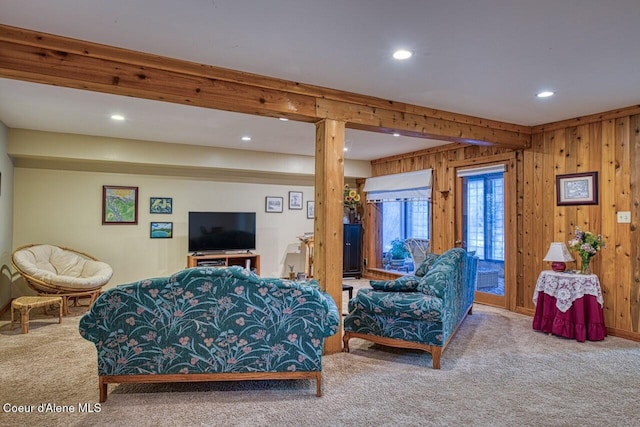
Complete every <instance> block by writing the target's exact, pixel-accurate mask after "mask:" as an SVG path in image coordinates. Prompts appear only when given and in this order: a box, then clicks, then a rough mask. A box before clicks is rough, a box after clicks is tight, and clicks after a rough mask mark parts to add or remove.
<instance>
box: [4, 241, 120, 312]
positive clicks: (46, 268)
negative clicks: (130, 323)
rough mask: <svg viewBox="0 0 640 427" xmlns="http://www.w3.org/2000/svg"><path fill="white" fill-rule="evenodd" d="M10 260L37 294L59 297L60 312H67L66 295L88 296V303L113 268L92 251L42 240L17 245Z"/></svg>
mask: <svg viewBox="0 0 640 427" xmlns="http://www.w3.org/2000/svg"><path fill="white" fill-rule="evenodd" d="M11 264H12V265H13V267H14V268H15V269H16V270H17V271H18V273H20V275H21V276H22V277H23V278H24V280H25V281H26V282H27V284H28V285H29V286H30V287H31V288H32V289H33V290H35V291H36V292H38V294H39V295H56V296H60V297H62V304H63V313H64V314H65V315H68V314H69V299H73V300H74V301H75V303H76V304H78V299H79V298H85V297H87V298H90V300H89V306H91V304H93V302H94V301H95V300H96V298H98V296H99V295H100V293H101V292H102V287H103V286H104V285H106V284H107V282H109V280H110V279H111V276H112V275H113V269H112V268H111V266H110V265H109V264H106V263H104V262H101V261H98V260H97V259H96V258H94V257H93V256H91V255H88V254H86V253H84V252H80V251H77V250H75V249H70V248H65V247H62V246H53V245H45V244H31V245H26V246H22V247H19V248H18V249H16V250H15V251H14V252H13V254H11Z"/></svg>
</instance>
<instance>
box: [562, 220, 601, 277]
mask: <svg viewBox="0 0 640 427" xmlns="http://www.w3.org/2000/svg"><path fill="white" fill-rule="evenodd" d="M604 247H605V241H604V239H603V238H602V235H601V234H597V235H596V234H593V233H592V232H590V231H582V230H580V227H576V229H575V231H574V235H573V239H571V240H569V249H572V250H574V251H577V252H578V255H580V273H582V274H591V268H590V267H589V263H590V262H591V257H593V256H594V255H595V254H597V253H598V251H599V250H600V249H601V248H604Z"/></svg>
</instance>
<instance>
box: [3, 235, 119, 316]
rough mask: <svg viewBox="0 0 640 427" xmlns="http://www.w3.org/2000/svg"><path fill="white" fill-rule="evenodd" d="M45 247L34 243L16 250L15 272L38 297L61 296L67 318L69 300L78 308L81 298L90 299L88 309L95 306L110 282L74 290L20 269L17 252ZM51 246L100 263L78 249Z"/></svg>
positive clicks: (12, 262)
mask: <svg viewBox="0 0 640 427" xmlns="http://www.w3.org/2000/svg"><path fill="white" fill-rule="evenodd" d="M41 245H43V243H32V244H29V245H24V246H21V247H19V248H17V249H16V250H14V251H13V253H12V254H11V265H12V266H13V268H15V270H16V271H17V272H18V273H19V274H20V276H22V278H23V279H24V281H25V282H26V283H27V285H29V287H30V288H31V289H33V290H34V291H36V292H37V293H38V295H43V296H45V295H46V296H49V295H56V296H60V297H62V305H63V313H64V315H65V316H67V315H69V299H73V300H74V303H75V304H74V306H78V305H79V303H78V299H79V298H90V300H89V305H88V306H87V308H88V307H91V305H92V304H93V302H94V301H95V300H96V299H97V298H98V297H99V296H100V294H101V293H102V287H103V286H104V285H106V284H107V283H108V281H106V282H104V283H102V284H100V285H96V286H92V287H87V288H86V289H84V290H81V291H79V290H78V288H72V287H66V286H62V285H58V284H53V283H49V282H45V281H43V280H40V279H38V278H35V277H33V276H31V275H30V274H28V273H26V272H25V271H23V270H22V269H20V267H19V266H18V265H16V263H15V261H14V259H13V257H14V255H15V254H16V252H18V251H21V250H24V249H28V248H31V247H33V246H41ZM51 246H55V247H57V248H60V249H62V250H64V251H69V252H73V253H75V254H77V255H79V256H81V257H83V258H85V259H90V260H92V261H99V260H98V259H97V258H96V257H94V256H93V255H89V254H87V253H85V252H82V251H79V250H77V249H72V248H67V247H65V246H57V245H51Z"/></svg>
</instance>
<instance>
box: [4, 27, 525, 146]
mask: <svg viewBox="0 0 640 427" xmlns="http://www.w3.org/2000/svg"><path fill="white" fill-rule="evenodd" d="M0 77H6V78H11V79H17V80H24V81H30V82H35V83H43V84H50V85H56V86H63V87H71V88H76V89H85V90H91V91H97V92H103V93H111V94H116V95H124V96H132V97H138V98H144V99H151V100H157V101H165V102H173V103H179V104H184V105H193V106H198V107H205V108H212V109H219V110H225V111H232V112H239V113H247V114H254V115H260V116H269V117H287V118H290V119H292V120H298V121H304V122H318V121H320V120H322V119H333V120H340V121H344V122H346V123H347V127H350V128H355V129H363V130H368V131H372V132H382V133H392V132H400V133H401V134H403V135H407V136H415V137H422V138H431V139H439V140H446V141H452V142H461V143H470V144H482V145H497V146H503V147H509V148H527V147H529V146H530V142H531V128H530V127H527V126H519V125H515V124H510V123H504V122H498V121H493V120H486V119H481V118H477V117H472V116H465V115H461V114H455V113H449V112H446V111H439V110H435V109H431V108H427V107H421V106H416V105H411V104H404V103H399V102H395V101H388V100H383V99H380V98H375V97H369V96H366V95H359V94H354V93H349V92H343V91H339V90H335V89H328V88H322V87H319V86H313V85H307V84H301V83H297V82H292V81H287V80H282V79H276V78H272V77H266V76H260V75H257V74H251V73H245V72H240V71H235V70H229V69H225V68H219V67H214V66H211V65H204V64H197V63H194V62H189V61H183V60H179V59H174V58H166V57H162V56H158V55H153V54H148V53H143V52H136V51H132V50H127V49H121V48H117V47H112V46H106V45H101V44H97V43H91V42H87V41H82V40H76V39H70V38H66V37H61V36H56V35H51V34H45V33H40V32H36V31H31V30H25V29H20V28H15V27H10V26H6V25H0Z"/></svg>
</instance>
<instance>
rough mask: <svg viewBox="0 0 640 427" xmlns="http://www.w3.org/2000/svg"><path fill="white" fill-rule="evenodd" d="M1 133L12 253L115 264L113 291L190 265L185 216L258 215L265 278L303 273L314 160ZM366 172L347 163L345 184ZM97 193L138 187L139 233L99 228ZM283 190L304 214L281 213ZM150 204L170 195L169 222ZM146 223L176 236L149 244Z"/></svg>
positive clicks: (18, 286)
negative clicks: (10, 174)
mask: <svg viewBox="0 0 640 427" xmlns="http://www.w3.org/2000/svg"><path fill="white" fill-rule="evenodd" d="M6 133H7V136H6V137H5V138H4V140H3V144H4V146H6V149H3V150H2V151H3V152H5V153H7V154H8V155H9V156H10V157H11V159H12V160H13V163H14V165H15V168H14V173H15V185H14V186H15V197H14V202H13V210H12V211H11V207H9V210H10V211H11V212H13V214H14V218H15V221H14V223H13V237H12V238H11V237H9V238H8V239H7V240H6V241H7V242H13V244H12V245H11V244H8V248H7V250H8V251H9V254H10V252H11V250H12V248H16V247H19V246H21V245H25V244H30V243H51V244H56V245H62V246H68V247H72V248H75V249H79V250H82V251H84V252H87V253H89V254H92V255H94V256H96V257H98V258H99V259H101V260H104V261H106V262H108V263H109V264H111V265H112V266H113V268H114V277H113V279H112V281H111V282H110V284H109V286H115V285H118V284H123V283H129V282H131V281H135V280H139V279H143V278H147V277H153V276H160V275H168V274H172V273H174V272H176V271H178V270H180V269H182V268H184V267H185V266H186V257H187V219H188V212H189V211H197V210H199V211H208V210H211V211H215V210H220V211H252V212H253V211H255V212H256V213H257V218H256V219H257V242H256V245H257V248H256V252H258V253H259V254H260V255H261V260H260V261H261V275H262V276H265V277H266V276H270V277H274V276H283V275H284V274H285V273H286V272H288V267H287V266H288V265H289V264H295V265H296V267H295V269H296V271H303V270H304V260H303V259H302V255H301V254H300V253H299V252H298V251H299V243H300V242H299V240H298V239H297V236H298V235H301V234H303V233H305V232H312V231H313V220H312V219H307V212H306V202H307V201H308V200H313V199H314V187H313V182H314V170H313V169H314V165H315V162H314V159H313V157H310V156H291V155H281V154H274V153H261V152H255V151H247V150H229V149H219V148H211V147H202V146H193V145H185V144H167V143H158V142H151V141H137V140H124V139H116V138H104V137H94V136H89V135H72V134H62V133H52V132H41V131H34V130H25V129H9V130H8V131H7V132H6ZM309 143H311V144H314V142H313V141H310V142H309ZM4 146H3V147H4ZM0 166H1V164H0ZM369 173H370V164H369V162H366V161H346V162H345V176H346V177H347V178H349V179H347V178H345V179H346V180H347V182H350V183H352V184H353V183H354V182H355V181H354V180H353V179H352V178H354V177H367V176H369ZM4 178H5V177H4V171H3V181H4ZM103 185H126V186H136V187H139V208H138V212H139V218H138V225H102V221H101V209H102V202H101V196H102V186H103ZM4 186H5V185H4V182H3V187H4ZM289 191H302V192H303V198H304V203H303V206H304V209H303V210H289V209H287V207H288V194H289ZM3 192H4V189H3ZM2 196H3V198H2V199H0V202H2V200H5V199H4V194H3V195H2ZM152 196H153V197H172V198H173V204H174V206H173V214H171V215H157V214H156V215H151V214H149V197H152ZM266 196H278V197H282V198H283V201H284V212H283V213H269V214H267V213H265V208H264V205H265V197H266ZM6 200H11V199H10V197H8V198H7V199H6ZM5 218H6V217H5V215H3V216H2V219H3V221H4V219H5ZM151 221H172V222H173V223H174V237H173V238H172V239H150V238H149V223H150V222H151ZM7 230H8V231H9V232H10V231H11V226H8V227H7ZM4 241H5V240H4V239H3V242H4ZM12 289H13V295H12V296H13V297H16V296H19V295H22V294H25V293H28V292H30V291H29V289H28V288H26V286H24V283H23V281H22V280H21V279H20V280H16V281H15V283H14V286H13V288H12Z"/></svg>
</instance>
